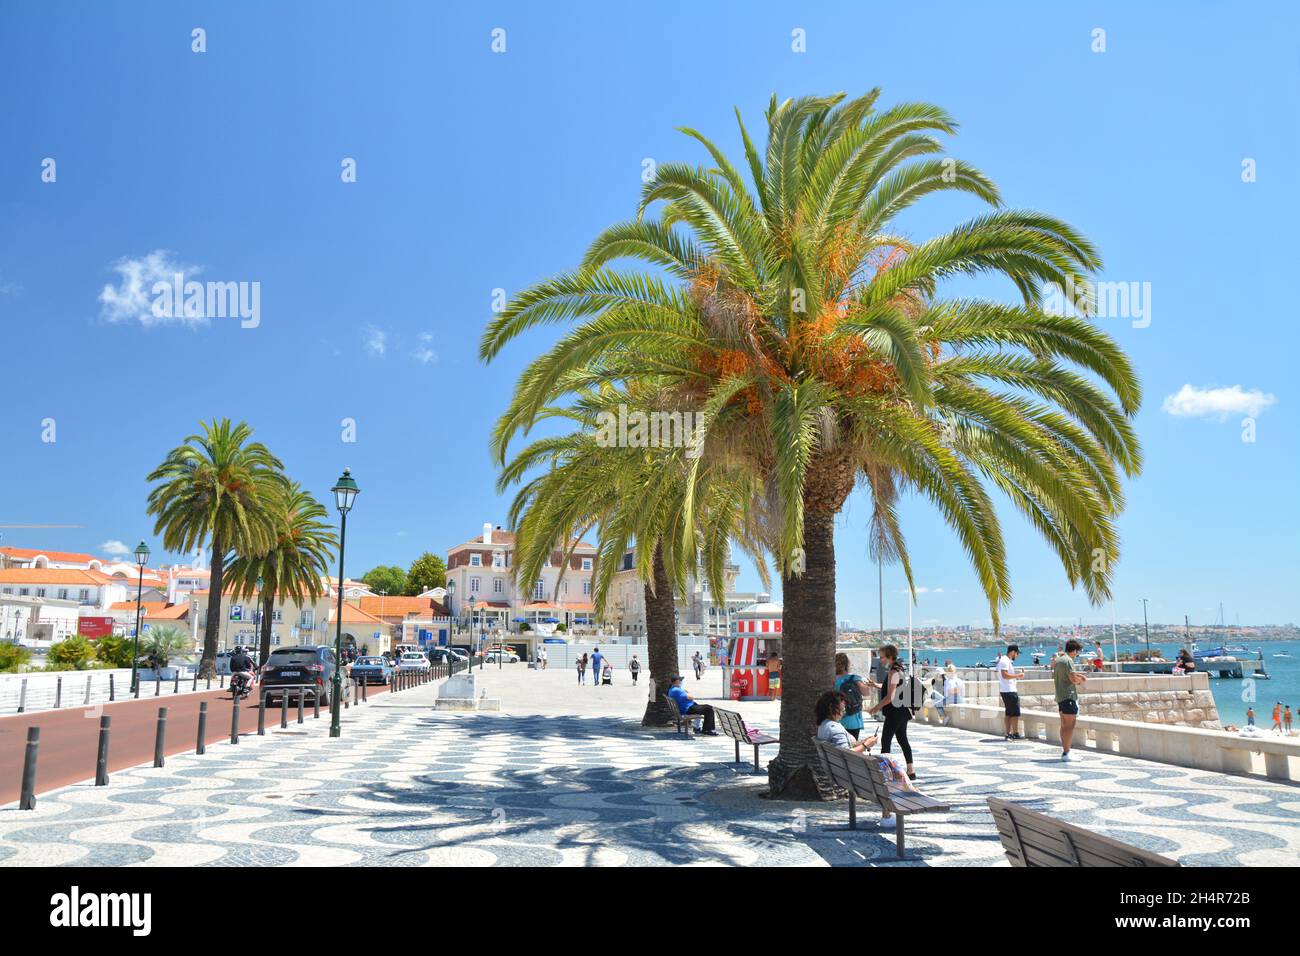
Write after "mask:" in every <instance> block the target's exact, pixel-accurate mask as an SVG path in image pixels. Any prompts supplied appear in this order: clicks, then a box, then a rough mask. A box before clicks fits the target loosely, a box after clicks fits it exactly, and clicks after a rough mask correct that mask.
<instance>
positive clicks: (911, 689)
mask: <svg viewBox="0 0 1300 956" xmlns="http://www.w3.org/2000/svg"><path fill="white" fill-rule="evenodd" d="M896 700H897V702H898V703H899V704H901V705H902V706H904V707H906V708H907V709H908V710H909V711H911V712H912V713H913V714H915V713H916V712H917V711H918V710H919V709H920V708H921V707H923V706H925V685H924V684H922V683H921V681H920V680H918V679H917V676H916V675H915V674H912V675H910V676H908V678H907V679H906V680H905V681H903V682H902V683H901V684H900V685H899V688H898V696H897V698H896Z"/></svg>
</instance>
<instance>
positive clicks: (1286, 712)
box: [1282, 704, 1291, 734]
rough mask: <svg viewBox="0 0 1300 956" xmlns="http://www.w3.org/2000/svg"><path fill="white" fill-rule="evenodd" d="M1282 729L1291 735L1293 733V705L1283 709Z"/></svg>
mask: <svg viewBox="0 0 1300 956" xmlns="http://www.w3.org/2000/svg"><path fill="white" fill-rule="evenodd" d="M1282 727H1283V729H1285V730H1286V732H1287V733H1288V734H1289V733H1291V705H1290V704H1287V705H1286V707H1284V708H1283V709H1282Z"/></svg>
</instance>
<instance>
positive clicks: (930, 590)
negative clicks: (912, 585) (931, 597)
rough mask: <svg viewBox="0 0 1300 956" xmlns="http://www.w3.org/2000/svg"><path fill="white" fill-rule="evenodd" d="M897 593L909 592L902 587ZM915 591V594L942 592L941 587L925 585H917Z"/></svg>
mask: <svg viewBox="0 0 1300 956" xmlns="http://www.w3.org/2000/svg"><path fill="white" fill-rule="evenodd" d="M898 593H899V594H909V593H910V592H909V591H908V590H907V588H903V589H902V590H901V591H899V592H898ZM916 593H917V594H942V593H943V588H927V587H924V586H921V587H918V588H917V589H916Z"/></svg>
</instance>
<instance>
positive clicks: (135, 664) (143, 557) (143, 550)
mask: <svg viewBox="0 0 1300 956" xmlns="http://www.w3.org/2000/svg"><path fill="white" fill-rule="evenodd" d="M135 563H136V564H137V565H139V566H140V578H139V580H138V581H137V582H136V586H135V649H134V650H133V651H132V652H131V693H132V694H134V695H135V696H136V697H139V696H140V618H141V614H140V611H141V610H142V608H141V606H140V602H141V600H142V599H143V598H144V566H145V565H146V564H148V563H149V546H148V545H146V544H145V543H144V542H143V541H141V542H140V543H139V544H138V545H136V549H135Z"/></svg>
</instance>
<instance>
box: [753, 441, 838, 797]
mask: <svg viewBox="0 0 1300 956" xmlns="http://www.w3.org/2000/svg"><path fill="white" fill-rule="evenodd" d="M853 476H854V471H853V466H852V464H851V463H849V462H848V461H847V460H844V459H843V458H840V457H833V458H832V457H828V458H821V459H815V460H814V462H813V465H812V467H811V468H810V469H809V479H808V481H807V483H806V484H805V486H804V519H803V551H804V559H803V565H804V571H803V573H802V574H790V575H787V576H786V577H784V578H783V579H782V581H781V594H782V601H783V605H784V609H783V613H782V615H781V617H782V635H781V743H780V749H779V750H778V751H777V755H776V758H775V759H774V760H773V761H772V762H771V763H770V764H768V767H767V781H768V789H769V791H770V796H772V797H778V798H781V799H786V800H825V799H829V798H831V797H833V796H834V795H835V790H834V787H833V786H832V785H831V782H830V780H829V779H828V778H827V777H826V776H825V775H824V773H823V772H822V769H821V763H820V761H818V759H817V754H816V752H815V751H814V749H813V745H812V738H813V737H815V736H816V735H817V720H816V718H815V716H814V705H815V704H816V702H817V698H818V697H820V696H821V695H822V694H823V693H825V692H826V691H828V690H833V689H834V687H835V516H836V515H837V514H838V513H839V511H840V509H841V508H842V507H843V506H844V500H845V499H846V498H847V497H848V494H849V492H850V491H852V490H853Z"/></svg>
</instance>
